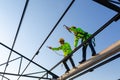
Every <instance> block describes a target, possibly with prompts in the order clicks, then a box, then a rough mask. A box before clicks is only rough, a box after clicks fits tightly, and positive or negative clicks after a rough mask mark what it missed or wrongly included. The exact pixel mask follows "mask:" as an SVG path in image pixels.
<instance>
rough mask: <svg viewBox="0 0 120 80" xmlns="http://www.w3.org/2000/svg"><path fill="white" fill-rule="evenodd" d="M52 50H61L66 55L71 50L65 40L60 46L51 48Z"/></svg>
mask: <svg viewBox="0 0 120 80" xmlns="http://www.w3.org/2000/svg"><path fill="white" fill-rule="evenodd" d="M52 50H56V51H58V50H62V51H63V53H64V56H67V55H69V54H70V53H71V52H72V49H71V46H70V44H69V43H67V42H65V43H64V44H62V45H61V46H59V47H56V48H52Z"/></svg>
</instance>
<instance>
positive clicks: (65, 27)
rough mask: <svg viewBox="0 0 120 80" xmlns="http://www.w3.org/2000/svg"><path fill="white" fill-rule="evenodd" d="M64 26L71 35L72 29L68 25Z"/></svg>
mask: <svg viewBox="0 0 120 80" xmlns="http://www.w3.org/2000/svg"><path fill="white" fill-rule="evenodd" d="M63 26H64V27H65V28H66V29H67V30H68V31H69V32H70V33H71V31H70V28H69V27H68V26H66V25H63Z"/></svg>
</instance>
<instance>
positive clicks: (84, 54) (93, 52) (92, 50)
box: [82, 40, 96, 61]
mask: <svg viewBox="0 0 120 80" xmlns="http://www.w3.org/2000/svg"><path fill="white" fill-rule="evenodd" d="M88 45H89V47H90V49H91V52H92V56H94V55H96V51H95V49H94V46H93V44H92V40H90V41H88V43H87V44H85V45H83V47H82V52H83V53H82V58H83V61H84V60H86V50H87V47H88Z"/></svg>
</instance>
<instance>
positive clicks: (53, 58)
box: [0, 0, 120, 80]
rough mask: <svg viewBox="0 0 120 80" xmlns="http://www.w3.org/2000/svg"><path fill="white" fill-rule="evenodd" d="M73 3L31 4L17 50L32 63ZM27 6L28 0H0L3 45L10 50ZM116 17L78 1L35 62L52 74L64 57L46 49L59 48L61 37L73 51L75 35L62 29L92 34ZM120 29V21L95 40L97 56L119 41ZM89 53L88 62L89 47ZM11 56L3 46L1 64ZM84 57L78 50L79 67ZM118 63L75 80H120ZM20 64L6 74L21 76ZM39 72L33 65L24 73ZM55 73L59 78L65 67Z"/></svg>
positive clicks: (44, 0) (41, 0)
mask: <svg viewBox="0 0 120 80" xmlns="http://www.w3.org/2000/svg"><path fill="white" fill-rule="evenodd" d="M70 2H71V0H30V1H29V5H28V7H27V10H26V13H25V16H24V19H23V22H22V25H21V28H20V32H19V34H18V37H17V40H16V43H15V46H14V50H16V51H17V52H19V53H21V54H22V55H24V56H26V57H28V58H29V59H31V58H32V57H33V55H34V54H35V53H36V51H37V50H38V48H39V47H40V46H41V44H42V43H43V41H44V40H45V38H46V37H47V35H48V34H49V33H50V31H51V30H52V28H53V27H54V25H55V24H56V22H57V21H58V19H59V18H60V17H61V15H62V14H63V12H64V11H65V9H66V8H67V6H68V5H69V4H70ZM24 4H25V0H0V42H1V43H4V44H5V45H7V46H9V47H11V46H12V44H13V40H14V37H15V34H16V31H17V28H18V24H19V21H20V18H21V15H22V11H23V8H24ZM115 14H117V13H116V12H114V11H112V10H110V9H108V8H106V7H104V6H102V5H99V4H97V3H95V2H93V1H92V0H76V1H75V2H74V4H73V5H72V7H71V8H70V9H69V11H68V12H67V14H66V15H65V16H64V18H63V19H62V21H61V22H60V23H59V24H58V26H57V27H56V29H55V30H54V31H53V33H52V34H51V35H50V37H49V39H48V40H47V41H46V42H45V44H44V45H43V47H42V48H41V49H40V52H39V54H38V55H37V56H36V57H35V58H34V60H33V61H35V62H36V63H38V64H40V65H42V66H43V67H45V68H46V69H48V70H49V69H51V68H52V67H53V66H54V65H55V64H56V63H58V62H59V61H60V60H62V59H63V57H62V56H58V55H57V54H55V52H53V51H51V50H49V49H48V48H47V46H53V47H57V46H59V45H60V44H59V43H58V40H59V38H61V37H62V38H64V39H65V41H67V42H69V43H70V44H71V47H72V48H74V47H73V39H74V38H73V35H72V34H70V33H69V32H68V31H67V30H66V29H65V28H64V27H63V25H64V24H65V25H67V26H72V25H74V26H77V27H81V28H82V29H83V30H85V31H87V32H89V33H91V34H92V33H94V32H95V31H96V30H98V29H99V28H100V27H101V26H102V25H103V24H104V23H106V22H107V21H108V20H109V19H110V18H112V17H113V16H114V15H115ZM119 26H120V20H119V21H117V22H113V23H112V24H111V25H109V26H108V27H107V28H106V29H105V30H103V31H102V32H101V33H100V34H98V35H97V36H96V37H95V38H96V47H95V49H96V52H97V53H99V52H100V51H102V50H103V49H105V48H107V47H108V46H110V45H111V44H113V43H115V42H116V41H118V40H120V37H119V34H120V27H119ZM79 44H80V43H79ZM87 52H88V54H87V59H89V58H90V57H91V51H90V50H89V47H88V50H87ZM9 53H10V51H9V50H8V49H6V48H5V47H3V46H1V45H0V64H2V63H4V62H6V61H7V59H8V56H9ZM57 53H59V54H62V51H58V52H57ZM81 53H82V52H81V49H79V50H78V51H76V52H75V54H74V55H73V59H74V62H75V64H76V66H77V65H78V62H79V61H80V60H82V57H81ZM17 57H19V56H18V55H17V54H15V53H14V52H13V53H12V55H11V58H10V60H12V59H14V58H17ZM119 61H120V59H116V60H114V61H112V62H110V63H108V64H106V65H104V66H102V67H100V68H98V69H96V70H95V71H94V72H92V73H87V74H85V75H83V76H80V77H78V78H76V79H75V80H101V79H102V80H117V79H119V78H120V74H119V73H120V69H119V65H120V62H119ZM19 62H20V59H18V60H16V61H14V62H12V63H10V64H9V66H8V68H7V70H6V72H10V73H12V72H15V73H16V72H18V69H19V64H18V63H19ZM27 63H28V61H27V60H25V59H23V63H22V69H21V72H22V70H23V69H24V68H25V66H26V64H27ZM68 65H69V66H70V68H72V67H71V64H70V63H69V62H68ZM4 67H5V65H3V66H0V72H3V71H4ZM39 71H41V69H40V68H39V67H37V66H36V65H34V64H32V63H31V64H30V66H29V67H28V68H27V70H26V71H25V74H27V73H33V72H39ZM52 72H53V73H55V74H57V75H59V76H60V75H62V74H63V73H64V72H65V68H64V66H62V64H60V65H59V66H58V67H56V68H55V69H54V70H53V71H52ZM43 74H44V73H43ZM37 75H41V74H37ZM5 76H6V77H8V78H10V79H11V80H16V79H17V77H14V76H8V75H5ZM0 78H1V77H0ZM26 79H27V80H37V79H30V78H20V80H26ZM4 80H6V79H4Z"/></svg>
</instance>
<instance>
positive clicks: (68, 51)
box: [48, 38, 75, 72]
mask: <svg viewBox="0 0 120 80" xmlns="http://www.w3.org/2000/svg"><path fill="white" fill-rule="evenodd" d="M59 43H60V44H61V45H60V46H59V47H56V48H53V47H51V46H50V47H48V48H49V49H52V50H56V51H58V50H62V51H63V53H64V57H66V56H68V55H70V54H71V52H72V49H71V46H70V44H69V43H68V42H65V41H64V39H63V38H60V39H59ZM68 59H69V60H70V62H71V64H72V66H73V68H75V64H74V62H73V59H72V57H70V58H68ZM68 59H66V60H64V61H63V64H64V66H65V68H66V72H68V71H69V70H70V69H69V67H68V65H67V63H66V62H67V60H68Z"/></svg>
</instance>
